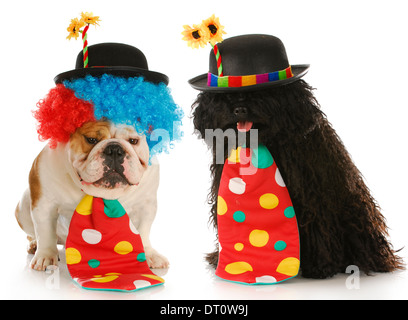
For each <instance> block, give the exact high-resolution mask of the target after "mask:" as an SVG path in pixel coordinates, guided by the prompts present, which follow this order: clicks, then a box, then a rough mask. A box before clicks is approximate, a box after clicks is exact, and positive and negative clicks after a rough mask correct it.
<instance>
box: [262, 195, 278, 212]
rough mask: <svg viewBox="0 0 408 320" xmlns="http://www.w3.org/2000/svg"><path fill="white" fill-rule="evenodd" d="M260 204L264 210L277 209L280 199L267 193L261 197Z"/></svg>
mask: <svg viewBox="0 0 408 320" xmlns="http://www.w3.org/2000/svg"><path fill="white" fill-rule="evenodd" d="M259 204H260V205H261V207H262V208H264V209H275V208H276V207H277V206H278V204H279V199H278V197H277V196H275V195H274V194H273V193H265V194H263V195H262V196H260V198H259Z"/></svg>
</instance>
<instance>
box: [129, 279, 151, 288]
mask: <svg viewBox="0 0 408 320" xmlns="http://www.w3.org/2000/svg"><path fill="white" fill-rule="evenodd" d="M133 284H134V285H135V287H136V289H142V288H145V287H149V286H151V285H152V284H151V283H150V282H149V281H147V280H135V281H134V282H133Z"/></svg>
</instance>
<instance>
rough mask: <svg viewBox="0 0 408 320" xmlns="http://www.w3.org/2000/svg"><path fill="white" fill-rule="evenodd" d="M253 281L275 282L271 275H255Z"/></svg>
mask: <svg viewBox="0 0 408 320" xmlns="http://www.w3.org/2000/svg"><path fill="white" fill-rule="evenodd" d="M255 281H256V282H257V283H274V282H276V279H275V277H272V276H261V277H256V278H255Z"/></svg>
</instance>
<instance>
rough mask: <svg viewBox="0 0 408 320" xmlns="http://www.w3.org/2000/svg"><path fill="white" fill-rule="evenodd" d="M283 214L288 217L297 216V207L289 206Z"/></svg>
mask: <svg viewBox="0 0 408 320" xmlns="http://www.w3.org/2000/svg"><path fill="white" fill-rule="evenodd" d="M283 214H284V215H285V217H286V218H293V217H294V216H295V209H293V207H287V208H286V209H285V211H284V212H283Z"/></svg>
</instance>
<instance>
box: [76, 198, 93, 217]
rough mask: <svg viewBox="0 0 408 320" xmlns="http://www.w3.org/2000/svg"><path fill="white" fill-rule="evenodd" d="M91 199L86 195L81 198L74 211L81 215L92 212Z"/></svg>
mask: <svg viewBox="0 0 408 320" xmlns="http://www.w3.org/2000/svg"><path fill="white" fill-rule="evenodd" d="M92 200H93V197H92V196H90V195H86V196H85V197H83V198H82V200H81V202H80V203H79V204H78V206H77V207H76V212H78V213H79V214H81V215H83V216H88V215H90V214H91V213H92Z"/></svg>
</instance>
